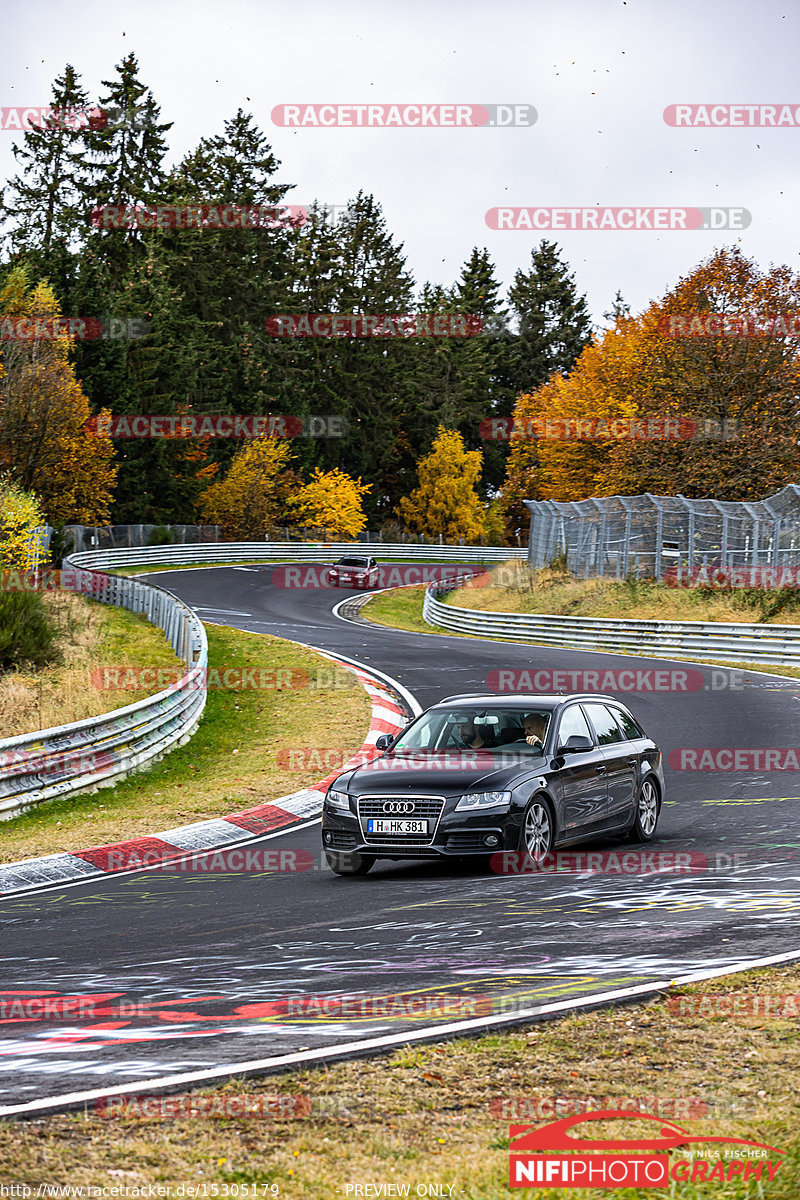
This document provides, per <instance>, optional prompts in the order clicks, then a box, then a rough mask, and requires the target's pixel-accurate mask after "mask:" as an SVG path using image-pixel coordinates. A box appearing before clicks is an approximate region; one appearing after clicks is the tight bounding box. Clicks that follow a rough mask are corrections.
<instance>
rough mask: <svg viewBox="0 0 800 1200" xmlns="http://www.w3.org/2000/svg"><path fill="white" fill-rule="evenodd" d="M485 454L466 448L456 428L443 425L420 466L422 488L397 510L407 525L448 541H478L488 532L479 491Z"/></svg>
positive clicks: (418, 467) (405, 500) (419, 476)
mask: <svg viewBox="0 0 800 1200" xmlns="http://www.w3.org/2000/svg"><path fill="white" fill-rule="evenodd" d="M482 463H483V454H482V453H481V451H480V450H465V449H464V439H463V437H462V436H461V434H460V433H458V432H457V430H455V429H445V427H444V426H443V425H440V426H439V429H438V432H437V435H436V438H435V439H434V443H433V447H432V449H431V452H430V454H427V455H426V456H425V457H424V458H422V459H420V461H419V464H418V465H417V476H418V478H419V487H418V488H416V489H415V490H414V491H413V492H412V493H411V495H410V496H404V497H403V498H402V500H401V501H400V504H399V507H398V509H397V512H398V515H399V516H401V517H402V518H403V520H404V521H405V524H406V528H407V529H408V530H409V531H410V532H412V533H424V534H426V535H430V536H431V537H440V536H441V538H442V539H443V540H445V541H456V540H457V539H458V538H463V539H464V541H465V542H477V541H478V539H479V538H480V536H481V534H482V533H483V531H484V509H483V505H482V503H481V500H480V497H479V495H478V493H477V491H476V490H475V488H476V484H477V482H478V479H479V478H480V474H481V466H482Z"/></svg>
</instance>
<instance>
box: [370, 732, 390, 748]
mask: <svg viewBox="0 0 800 1200" xmlns="http://www.w3.org/2000/svg"><path fill="white" fill-rule="evenodd" d="M393 741H394V738H393V736H392V735H391V733H382V734H381V735H380V737H379V738H378V740H377V741H376V743H375V749H376V750H388V749H389V747H390V746H391V744H392V742H393Z"/></svg>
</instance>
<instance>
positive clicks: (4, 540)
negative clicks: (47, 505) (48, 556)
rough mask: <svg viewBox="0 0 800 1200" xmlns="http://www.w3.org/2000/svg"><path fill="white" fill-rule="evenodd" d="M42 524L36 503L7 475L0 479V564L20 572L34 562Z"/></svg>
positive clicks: (33, 497) (42, 517) (41, 514)
mask: <svg viewBox="0 0 800 1200" xmlns="http://www.w3.org/2000/svg"><path fill="white" fill-rule="evenodd" d="M42 525H44V514H43V513H42V510H41V508H40V507H39V502H38V500H37V499H36V497H35V496H34V495H32V494H31V493H30V492H24V491H23V490H22V488H21V487H18V486H17V484H15V483H14V482H13V481H12V480H11V479H9V478H8V477H4V478H0V565H2V566H3V567H14V568H15V569H17V570H20V571H26V570H29V569H30V568H31V567H33V566H35V565H36V562H37V558H38V557H39V556H38V554H37V551H38V550H39V548H40V539H39V537H38V536H37V533H36V531H37V529H38V528H39V527H40V526H42Z"/></svg>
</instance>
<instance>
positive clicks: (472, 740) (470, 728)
mask: <svg viewBox="0 0 800 1200" xmlns="http://www.w3.org/2000/svg"><path fill="white" fill-rule="evenodd" d="M458 736H459V738H460V739H461V741H462V742H463V744H464V745H465V746H468V747H469V748H470V750H481V749H483V747H484V746H491V745H493V744H494V739H493V738H492V737H491V735H490V734H489V732H488V730H487V729H486V727H485V726H484V727H483V728H482V730H480V729H478V727H477V725H476V724H475V722H474V721H473V720H471V719H470V720H468V721H462V723H461V724H460V725H459V727H458Z"/></svg>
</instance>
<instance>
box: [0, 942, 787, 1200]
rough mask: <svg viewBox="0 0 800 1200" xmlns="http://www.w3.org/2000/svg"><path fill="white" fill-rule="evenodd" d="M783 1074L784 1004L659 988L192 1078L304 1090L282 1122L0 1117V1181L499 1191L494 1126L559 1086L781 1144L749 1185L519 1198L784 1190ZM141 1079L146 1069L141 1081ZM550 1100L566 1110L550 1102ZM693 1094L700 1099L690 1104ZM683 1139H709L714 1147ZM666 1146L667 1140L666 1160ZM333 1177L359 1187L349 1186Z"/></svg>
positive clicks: (212, 1092) (560, 1095) (601, 1133)
mask: <svg viewBox="0 0 800 1200" xmlns="http://www.w3.org/2000/svg"><path fill="white" fill-rule="evenodd" d="M798 992H800V970H799V969H798V968H797V967H796V966H795V967H791V968H770V969H764V970H760V971H751V972H746V973H745V972H743V973H741V974H739V975H734V976H728V977H727V978H724V979H722V980H720V981H718V982H713V981H706V982H704V983H701V984H695V985H692V986H690V987H687V988H685V989H683V994H685V995H687V996H689V997H691V996H694V997H697V996H698V994H701V993H716V994H719V993H723V994H725V995H726V996H727V997H729V998H730V1000H731V1001H733V1000H735V999H736V998H740V999H741V1000H742V1002H744V1001H745V997H749V996H752V994H753V993H758V994H759V995H760V996H762V997H764V996H765V995H773V996H774V995H781V996H786V995H791V994H796V993H798ZM798 1072H800V1031H799V1030H798V1022H797V1017H791V1016H787V1017H773V1018H771V1019H769V1020H766V1019H764V1018H763V1017H736V1018H733V1017H731V1016H708V1015H704V1016H700V1015H697V1014H696V1012H692V1014H691V1015H689V1016H686V1015H682V1014H681V1013H680V1012H679V1011H676V1006H675V1002H674V1000H673V1003H669V1001H668V1000H667V999H666V998H664V997H659V998H655V999H653V1000H651V1001H648V1002H646V1003H637V1004H632V1005H625V1006H620V1007H615V1008H610V1009H605V1010H599V1011H596V1012H592V1013H587V1014H583V1015H571V1016H566V1017H562V1018H559V1019H557V1020H552V1021H544V1022H541V1023H537V1024H533V1025H526V1026H521V1027H518V1028H515V1029H514V1030H513V1031H512V1032H504V1033H489V1034H486V1035H485V1036H482V1037H475V1038H454V1039H453V1040H451V1041H448V1042H443V1043H438V1044H432V1045H428V1046H407V1047H405V1048H402V1049H400V1050H397V1051H395V1052H393V1053H391V1054H389V1055H388V1056H385V1057H379V1058H374V1059H368V1060H366V1061H361V1062H359V1061H354V1062H346V1063H339V1064H334V1065H332V1066H330V1067H328V1068H325V1067H320V1068H315V1069H308V1070H298V1071H296V1072H294V1073H288V1072H287V1073H284V1074H281V1075H273V1076H270V1077H267V1078H262V1079H250V1080H234V1081H231V1082H230V1083H227V1084H224V1085H219V1086H216V1087H214V1088H213V1089H203V1094H205V1095H207V1096H216V1097H220V1098H221V1097H231V1096H236V1095H241V1094H245V1095H248V1096H259V1095H260V1096H264V1095H268V1096H273V1095H275V1094H276V1093H277V1094H281V1095H285V1096H298V1095H299V1096H303V1097H309V1098H310V1100H311V1110H310V1114H309V1115H307V1116H303V1117H299V1118H297V1119H284V1120H279V1119H273V1120H269V1119H267V1120H260V1119H253V1118H251V1119H242V1118H236V1117H232V1118H227V1119H202V1118H194V1119H189V1118H182V1119H180V1118H177V1119H176V1118H172V1119H141V1118H138V1119H137V1118H135V1117H125V1118H120V1119H115V1120H102V1119H100V1118H99V1117H98V1116H97V1115H95V1114H94V1113H93V1112H92V1111H89V1112H87V1113H80V1114H72V1115H64V1116H55V1117H45V1118H37V1119H36V1120H28V1121H19V1122H14V1121H5V1122H0V1178H2V1179H3V1180H4V1181H5V1182H12V1181H13V1182H14V1183H27V1184H38V1183H40V1182H41V1181H42V1180H47V1181H48V1182H52V1183H57V1184H71V1185H73V1186H78V1185H83V1186H86V1185H102V1184H108V1185H111V1184H117V1185H119V1184H122V1185H126V1186H127V1187H129V1188H132V1187H140V1186H144V1185H146V1184H161V1185H167V1184H169V1185H172V1186H175V1185H178V1184H181V1183H183V1184H189V1183H191V1184H193V1185H195V1186H200V1185H203V1184H205V1185H206V1189H207V1190H206V1193H205V1195H207V1196H220V1197H224V1196H228V1197H229V1196H232V1195H233V1196H235V1195H236V1192H235V1191H234V1190H232V1189H234V1187H235V1185H237V1184H238V1185H239V1186H240V1187H241V1185H243V1184H250V1185H253V1184H258V1185H259V1189H258V1191H257V1192H256V1191H255V1190H253V1191H251V1192H250V1193H249V1194H250V1195H256V1194H257V1195H258V1196H270V1195H279V1196H281V1197H288V1198H292V1200H329V1198H331V1200H333V1198H334V1197H337V1196H338V1197H345V1196H346V1195H348V1194H349V1195H350V1196H354V1195H360V1196H362V1197H363V1196H365V1195H372V1196H376V1195H380V1194H381V1193H380V1192H376V1191H372V1192H369V1193H367V1192H365V1191H363V1188H364V1185H366V1184H371V1185H372V1186H373V1188H374V1187H380V1185H381V1184H394V1185H400V1186H408V1188H409V1192H408V1194H409V1195H410V1196H412V1197H413V1196H415V1195H424V1194H426V1193H424V1192H422V1191H420V1192H418V1191H417V1188H418V1187H419V1188H421V1187H422V1186H423V1185H429V1184H432V1183H436V1184H438V1185H439V1187H440V1188H441V1189H442V1190H441V1191H440V1192H439V1193H433V1194H434V1195H443V1196H452V1197H453V1198H454V1200H508V1197H509V1195H513V1194H514V1193H513V1192H510V1191H509V1187H508V1182H507V1179H508V1126H509V1123H511V1122H515V1123H520V1124H531V1125H534V1126H539V1125H544V1124H546V1123H548V1122H549V1121H551V1120H553V1119H554V1117H553V1116H550V1115H549V1114H548V1113H547V1110H546V1109H545V1110H544V1115H539V1113H540V1111H541V1110H540V1109H539V1108H538V1105H539V1104H540V1103H541V1102H542V1101H545V1102H547V1101H550V1102H551V1103H552V1102H554V1101H555V1100H557V1099H560V1100H561V1101H562V1107H561V1108H560V1110H559V1111H558V1114H557V1115H558V1116H559V1117H560V1116H562V1115H568V1114H569V1113H570V1111H597V1110H598V1109H600V1108H605V1107H608V1104H607V1101H608V1100H609V1099H611V1100H618V1101H619V1102H620V1107H625V1108H631V1107H633V1105H634V1103H639V1104H641V1105H643V1106H649V1109H650V1111H651V1112H653V1111H654V1105H658V1106H660V1107H656V1108H655V1111H656V1114H657V1115H661V1116H663V1117H664V1118H665V1120H669V1121H674V1122H675V1123H676V1124H677V1125H679V1126H680V1127H681V1128H683V1129H686V1130H687V1131H688V1132H689V1133H690V1135H694V1136H699V1135H703V1134H704V1135H706V1136H707V1137H716V1136H730V1137H740V1138H745V1139H749V1140H753V1141H758V1142H763V1143H766V1144H768V1145H771V1146H775V1147H777V1148H778V1149H779V1150H783V1151H785V1154H784V1156H783V1158H782V1160H781V1166H780V1168H779V1170H778V1172H777V1174H776V1175H775V1178H774V1180H773V1182H772V1183H765V1184H764V1185H762V1187H761V1188H759V1186H758V1185H757V1184H756V1183H755V1181H754V1180H752V1179H751V1180H750V1181H749V1182H748V1184H746V1185H745V1184H743V1183H742V1182H741V1181H740V1180H739V1181H734V1182H730V1183H720V1182H717V1181H712V1182H706V1183H702V1182H697V1183H695V1184H691V1183H689V1184H680V1183H679V1184H677V1185H675V1187H674V1190H670V1191H668V1192H667V1191H662V1190H658V1191H657V1192H655V1191H653V1190H652V1189H629V1190H626V1191H625V1192H621V1191H618V1190H612V1191H604V1190H598V1189H595V1188H588V1189H581V1190H580V1191H579V1192H576V1191H575V1190H574V1189H563V1188H547V1189H543V1188H536V1187H531V1188H528V1189H526V1191H525V1193H524V1194H525V1195H526V1196H528V1197H530V1200H575V1197H576V1196H579V1197H580V1198H581V1200H608V1198H609V1197H613V1196H623V1195H624V1196H625V1197H626V1200H652V1197H653V1196H654V1195H659V1196H660V1195H664V1196H668V1197H676V1198H680V1200H742V1198H744V1197H749V1198H752V1200H755V1198H756V1197H762V1196H765V1197H767V1198H768V1200H797V1196H798V1180H800V1134H799V1133H798V1130H799V1129H800V1094H799V1093H798V1089H797V1078H798ZM147 1091H148V1089H147V1085H146V1083H143V1085H142V1088H141V1092H142V1093H143V1094H147ZM508 1098H511V1099H513V1101H514V1102H515V1104H519V1103H520V1102H522V1103H523V1104H524V1105H527V1106H528V1107H527V1108H523V1109H522V1110H521V1111H520V1110H519V1109H517V1112H519V1115H509V1108H508V1106H507V1107H506V1109H505V1111H504V1110H503V1106H502V1101H503V1100H504V1099H508ZM676 1102H677V1105H678V1107H677V1111H676ZM564 1104H567V1105H570V1106H571V1108H569V1107H568V1108H567V1109H566V1111H565V1109H564V1107H563V1105H564ZM702 1104H705V1105H709V1106H712V1107H711V1108H710V1109H709V1108H707V1109H705V1110H704V1109H702V1108H701V1107H700V1105H702ZM306 1111H307V1106H306ZM513 1111H514V1110H513V1109H512V1110H511V1112H512V1113H513ZM687 1112H688V1113H689V1115H688V1116H687V1115H685V1114H686V1113H687ZM578 1136H586V1137H595V1138H603V1137H606V1138H619V1137H623V1138H624V1137H648V1136H649V1137H652V1136H653V1124H652V1122H647V1123H642V1122H640V1123H637V1122H636V1119H635V1118H631V1120H630V1121H625V1122H622V1123H615V1124H613V1125H612V1124H611V1123H610V1122H609V1123H605V1124H603V1125H601V1124H598V1123H595V1124H593V1125H589V1126H584V1127H583V1128H581V1129H579V1130H578ZM698 1148H699V1149H700V1150H712V1149H713V1144H710V1145H700V1146H699V1147H698ZM680 1154H681V1152H680V1151H673V1152H672V1161H673V1162H675V1161H677V1158H678V1157H679V1156H680ZM772 1157H773V1160H774V1159H775V1158H776V1157H777V1156H774V1155H773V1156H772ZM765 1178H766V1175H765ZM348 1184H349V1185H360V1186H361V1188H362V1191H361V1192H360V1193H354V1191H352V1190H351V1191H350V1192H349V1193H347V1192H346V1191H345V1186H346V1185H348ZM226 1188H227V1191H226V1190H225V1189H226ZM271 1188H274V1189H275V1190H274V1191H272V1192H271V1191H270V1189H271ZM448 1188H452V1191H451V1192H448V1190H447V1189H448ZM185 1194H186V1195H187V1196H188V1195H189V1194H190V1193H189V1190H188V1188H187V1189H186V1193H185ZM195 1194H196V1195H201V1194H202V1193H201V1192H197V1193H195ZM239 1194H240V1195H241V1194H242V1193H241V1192H240V1193H239ZM384 1194H389V1195H391V1194H392V1193H384ZM394 1194H395V1195H396V1194H397V1192H396V1191H395V1192H394ZM428 1194H429V1193H428ZM520 1194H522V1193H520ZM123 1195H124V1193H123ZM129 1195H130V1193H129ZM173 1195H174V1193H173Z"/></svg>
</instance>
